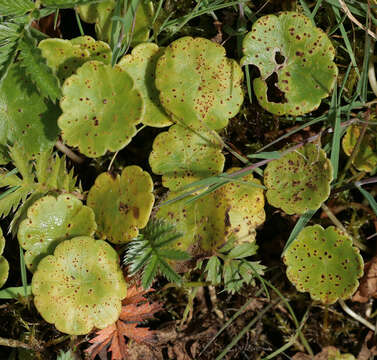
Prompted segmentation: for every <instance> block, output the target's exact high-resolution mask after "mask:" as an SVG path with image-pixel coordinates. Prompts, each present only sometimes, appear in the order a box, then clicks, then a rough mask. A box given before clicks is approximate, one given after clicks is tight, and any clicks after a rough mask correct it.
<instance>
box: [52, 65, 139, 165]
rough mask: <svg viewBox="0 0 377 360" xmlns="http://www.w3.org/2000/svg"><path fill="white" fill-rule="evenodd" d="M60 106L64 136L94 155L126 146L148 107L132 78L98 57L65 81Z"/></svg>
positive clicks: (68, 140)
mask: <svg viewBox="0 0 377 360" xmlns="http://www.w3.org/2000/svg"><path fill="white" fill-rule="evenodd" d="M60 107H61V108H62V110H63V114H62V115H61V116H60V118H59V120H58V125H59V127H60V128H61V129H62V137H63V139H64V140H65V141H66V142H67V144H68V145H70V146H78V148H79V149H80V151H81V152H82V153H83V154H85V155H87V156H89V157H92V158H95V157H99V156H101V155H104V154H105V153H106V151H108V150H109V151H118V150H120V149H122V148H123V147H125V146H126V145H127V144H128V143H129V142H130V141H131V139H132V137H133V136H134V135H135V134H136V127H135V125H136V124H138V123H140V121H141V119H142V117H143V115H144V110H145V107H144V102H143V99H142V96H141V94H140V92H139V91H138V90H136V89H135V88H134V82H133V80H132V78H131V77H130V76H129V75H128V74H127V73H126V72H124V71H122V70H120V69H119V68H112V67H111V66H110V65H105V64H103V63H101V62H98V61H88V62H86V63H85V64H84V65H83V66H81V67H80V68H79V69H78V70H77V74H75V75H72V76H71V77H69V78H68V79H67V80H66V81H65V83H64V86H63V97H62V99H61V101H60Z"/></svg>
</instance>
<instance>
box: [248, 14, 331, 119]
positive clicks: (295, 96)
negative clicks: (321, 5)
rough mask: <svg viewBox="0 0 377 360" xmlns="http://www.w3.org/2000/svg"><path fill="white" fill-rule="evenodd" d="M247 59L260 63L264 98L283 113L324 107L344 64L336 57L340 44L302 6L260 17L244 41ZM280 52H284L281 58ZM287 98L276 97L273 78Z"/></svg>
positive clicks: (258, 87) (258, 89) (257, 86)
mask: <svg viewBox="0 0 377 360" xmlns="http://www.w3.org/2000/svg"><path fill="white" fill-rule="evenodd" d="M243 53H244V57H243V58H242V59H241V64H242V65H247V64H252V65H255V66H257V67H258V69H259V71H260V74H261V77H260V78H257V79H255V80H254V83H253V85H254V91H255V95H256V97H257V99H258V102H259V104H260V105H261V106H262V107H263V108H265V109H266V110H268V111H270V112H272V113H273V114H277V115H284V114H290V115H295V116H297V115H302V114H305V113H307V112H310V111H312V110H314V109H316V108H318V106H319V104H320V103H321V100H322V99H323V98H325V97H327V96H328V95H329V93H330V92H331V90H332V89H333V87H334V85H335V83H336V77H337V74H338V69H337V67H336V65H335V63H334V62H333V59H334V56H335V49H334V47H333V45H332V44H331V42H330V40H329V38H328V37H327V35H326V34H325V33H324V32H323V31H322V30H321V29H319V28H317V27H315V26H314V25H313V24H312V22H311V21H310V19H308V18H307V17H306V16H304V15H302V14H299V13H296V12H281V13H280V14H279V15H278V16H276V15H266V16H263V17H261V18H259V19H258V20H257V21H256V22H255V23H254V24H253V27H252V30H251V31H250V32H249V33H248V34H247V35H246V36H245V39H244V41H243ZM276 54H280V55H281V56H283V57H284V61H283V62H281V61H279V60H278V61H277V59H276ZM272 74H276V75H277V83H276V84H274V86H276V87H277V88H278V89H279V90H280V92H282V93H283V95H284V98H283V100H281V101H278V102H275V101H270V100H269V99H268V97H267V89H268V85H267V80H268V79H269V78H270V77H271V76H272Z"/></svg>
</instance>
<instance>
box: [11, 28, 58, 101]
mask: <svg viewBox="0 0 377 360" xmlns="http://www.w3.org/2000/svg"><path fill="white" fill-rule="evenodd" d="M18 49H19V50H20V51H21V52H20V58H21V60H22V61H21V63H20V65H21V66H23V67H24V68H25V70H26V74H27V76H29V77H30V79H31V80H32V82H33V83H34V84H35V85H36V88H37V89H38V91H39V93H40V94H41V95H42V96H44V97H46V98H50V99H51V100H52V101H53V102H56V100H57V99H59V98H60V97H61V89H60V86H59V80H58V78H57V77H56V76H55V75H54V74H53V72H52V70H51V69H50V68H49V67H48V65H47V64H46V59H45V58H44V57H43V56H42V52H41V50H40V49H39V48H37V47H36V40H35V39H34V38H33V37H32V36H31V35H30V34H29V33H27V32H25V34H24V36H23V37H22V39H20V41H19V44H18Z"/></svg>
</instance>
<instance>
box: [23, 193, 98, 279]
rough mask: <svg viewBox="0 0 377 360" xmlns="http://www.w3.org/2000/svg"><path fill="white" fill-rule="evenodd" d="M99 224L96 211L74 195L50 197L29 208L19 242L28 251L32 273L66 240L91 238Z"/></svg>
mask: <svg viewBox="0 0 377 360" xmlns="http://www.w3.org/2000/svg"><path fill="white" fill-rule="evenodd" d="M96 228H97V225H96V223H95V221H94V212H93V210H92V209H91V208H90V207H88V206H84V205H83V204H82V202H81V201H80V200H78V199H77V198H76V197H74V196H72V195H67V194H63V195H60V196H59V197H57V198H55V197H54V196H51V195H48V196H44V197H42V198H41V199H39V200H37V201H36V202H35V203H34V204H33V205H31V206H30V207H29V208H28V211H27V218H26V219H24V220H23V221H22V222H21V224H20V226H19V229H18V234H17V236H18V241H19V243H20V245H21V246H22V247H23V248H24V249H25V250H27V251H26V253H25V263H26V266H27V267H28V269H29V270H30V271H31V272H34V271H35V270H36V269H37V265H38V263H39V261H40V260H41V259H43V258H44V257H45V256H46V255H50V254H52V253H53V252H54V250H55V248H56V246H57V245H59V244H60V243H61V242H62V241H64V240H68V239H71V238H73V237H77V236H85V235H87V236H91V235H93V234H94V231H95V229H96Z"/></svg>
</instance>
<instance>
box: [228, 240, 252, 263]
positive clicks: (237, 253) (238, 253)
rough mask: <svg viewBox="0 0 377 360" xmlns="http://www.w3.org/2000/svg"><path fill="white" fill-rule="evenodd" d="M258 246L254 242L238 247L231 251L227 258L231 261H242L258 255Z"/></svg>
mask: <svg viewBox="0 0 377 360" xmlns="http://www.w3.org/2000/svg"><path fill="white" fill-rule="evenodd" d="M257 250H258V246H257V244H255V243H254V242H252V243H243V244H241V245H238V246H236V247H235V248H234V249H232V250H231V251H230V253H229V254H228V256H227V258H229V259H242V258H245V257H248V256H252V255H255V254H256V253H257Z"/></svg>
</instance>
